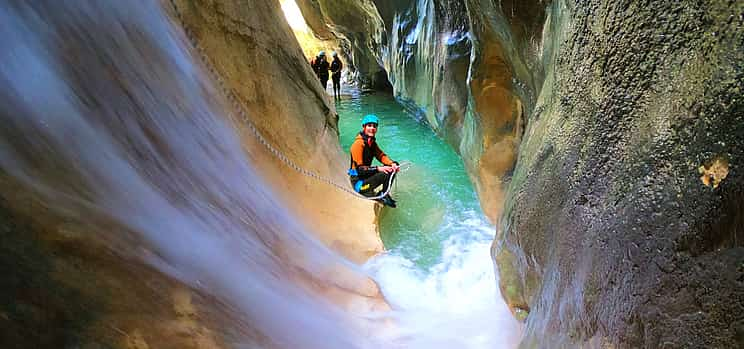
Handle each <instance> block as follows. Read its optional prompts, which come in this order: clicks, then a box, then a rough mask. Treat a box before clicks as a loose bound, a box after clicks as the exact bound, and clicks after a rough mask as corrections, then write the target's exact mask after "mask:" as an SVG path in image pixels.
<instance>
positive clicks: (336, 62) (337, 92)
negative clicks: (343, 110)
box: [331, 51, 344, 99]
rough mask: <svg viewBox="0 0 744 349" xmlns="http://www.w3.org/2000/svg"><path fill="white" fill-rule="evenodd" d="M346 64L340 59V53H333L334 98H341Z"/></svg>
mask: <svg viewBox="0 0 744 349" xmlns="http://www.w3.org/2000/svg"><path fill="white" fill-rule="evenodd" d="M343 68H344V64H343V63H341V60H340V59H339V58H338V53H336V52H335V51H334V52H333V62H331V73H332V75H331V79H332V80H333V97H334V98H339V99H340V98H341V69H343Z"/></svg>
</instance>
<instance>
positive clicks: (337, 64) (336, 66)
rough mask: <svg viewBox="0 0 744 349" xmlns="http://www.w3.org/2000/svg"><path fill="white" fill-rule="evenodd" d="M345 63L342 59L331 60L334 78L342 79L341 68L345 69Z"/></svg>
mask: <svg viewBox="0 0 744 349" xmlns="http://www.w3.org/2000/svg"><path fill="white" fill-rule="evenodd" d="M343 67H344V65H343V63H341V60H340V59H338V58H336V59H334V60H333V62H331V72H332V73H333V78H334V79H340V78H341V69H343Z"/></svg>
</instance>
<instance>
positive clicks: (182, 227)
mask: <svg viewBox="0 0 744 349" xmlns="http://www.w3.org/2000/svg"><path fill="white" fill-rule="evenodd" d="M171 23H172V22H170V21H169V19H168V18H167V17H166V15H165V13H163V10H162V9H161V7H160V6H159V5H158V4H157V3H154V2H147V1H145V2H137V3H136V4H135V3H132V2H128V1H107V2H104V1H95V2H88V1H47V2H25V1H24V2H22V1H18V2H6V3H4V4H3V5H1V6H0V36H2V37H3V41H2V43H1V44H0V48H1V49H0V62H2V64H0V86H2V89H0V103H2V105H3V108H2V110H1V111H0V121H1V126H0V134H1V136H0V166H1V168H2V172H5V173H7V174H9V175H11V176H12V177H13V178H15V180H17V181H18V182H20V183H22V184H23V185H24V186H26V187H28V189H30V190H33V191H34V192H36V193H38V195H40V196H41V197H42V198H43V199H44V200H45V203H46V204H47V205H48V206H49V207H50V208H52V210H53V211H55V212H57V213H59V214H62V215H66V216H69V217H80V218H79V220H81V223H82V224H85V225H86V226H89V227H90V228H91V229H90V231H92V232H95V233H91V234H93V236H90V238H92V239H99V240H101V241H103V242H104V243H105V244H107V245H108V247H109V248H110V249H111V250H112V251H114V252H115V253H117V254H119V255H121V256H123V257H125V258H131V259H136V260H138V261H143V262H145V263H147V264H148V265H150V266H152V267H153V268H156V269H157V270H160V271H161V272H163V273H165V274H167V275H169V276H171V277H174V278H176V279H178V280H180V281H182V282H184V283H186V284H188V285H190V286H191V287H193V288H194V289H195V290H198V291H200V292H203V293H205V294H207V295H209V296H211V297H214V299H216V300H217V301H218V302H219V303H220V304H224V305H225V306H224V308H225V310H224V311H225V312H226V313H231V314H232V315H233V316H235V317H236V318H237V319H238V320H239V321H238V322H239V323H240V324H242V325H240V326H248V327H250V331H248V330H246V331H244V332H245V333H249V332H250V333H256V332H257V333H259V334H260V335H259V336H253V337H251V336H246V338H239V339H238V340H237V344H236V346H237V347H246V346H248V347H278V348H358V347H368V345H372V344H370V343H361V342H362V340H361V339H360V338H363V337H364V336H362V335H361V333H360V331H362V328H361V325H360V323H361V321H359V320H358V319H352V318H351V317H352V316H351V315H349V314H348V313H347V312H345V311H343V309H341V307H340V306H338V305H335V304H334V303H333V302H331V301H329V300H328V299H327V298H326V297H324V296H323V295H322V293H323V290H320V287H316V286H314V285H323V288H329V287H332V286H333V285H336V286H338V288H340V289H343V288H345V285H343V283H344V282H345V280H350V279H351V280H355V279H356V280H363V279H364V278H365V275H364V273H363V272H362V271H360V270H359V269H357V268H356V267H355V266H353V265H351V264H350V263H349V262H347V261H345V260H344V259H342V258H340V257H338V256H337V255H336V254H335V253H333V252H332V251H330V250H328V249H327V248H325V247H324V246H322V245H321V244H320V243H318V242H316V241H315V240H314V239H312V238H310V237H309V235H308V234H307V233H306V232H305V231H303V227H301V226H300V225H299V224H298V223H296V222H295V220H294V219H293V217H291V216H290V215H289V214H288V213H287V211H286V210H285V209H284V208H282V207H281V206H280V205H279V204H278V203H277V200H276V199H275V197H274V195H273V194H272V192H271V191H270V190H269V189H267V188H266V187H265V186H264V185H263V182H262V180H261V179H260V178H259V176H258V175H257V172H256V169H255V168H254V167H253V166H254V165H253V164H251V163H250V162H249V159H248V158H247V156H246V154H245V152H244V150H243V148H242V146H241V142H240V139H238V137H237V135H236V132H235V130H234V129H233V128H232V126H231V124H230V123H229V121H228V118H227V117H225V115H226V113H228V112H230V110H229V108H226V105H227V103H226V102H225V101H224V100H223V97H222V96H220V94H219V93H218V92H217V91H218V90H217V89H216V88H215V86H213V85H212V82H211V81H210V80H209V78H208V76H207V75H206V74H205V71H204V69H203V68H202V67H201V66H199V65H198V64H197V63H196V62H198V60H197V59H196V57H193V56H192V55H191V53H190V52H189V50H188V49H187V47H188V46H187V44H186V41H185V40H184V37H183V34H182V33H181V32H180V29H178V28H176V27H173V26H172V25H171ZM340 275H343V278H342V276H340ZM236 326H238V325H236Z"/></svg>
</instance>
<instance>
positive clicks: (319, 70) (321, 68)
mask: <svg viewBox="0 0 744 349" xmlns="http://www.w3.org/2000/svg"><path fill="white" fill-rule="evenodd" d="M311 65H312V67H313V71H314V72H315V75H317V76H318V80H320V85H321V86H323V90H325V89H326V87H327V86H328V68H329V64H328V61H327V60H326V56H325V52H323V51H320V52H318V56H317V57H315V59H314V60H313V61H312V62H311Z"/></svg>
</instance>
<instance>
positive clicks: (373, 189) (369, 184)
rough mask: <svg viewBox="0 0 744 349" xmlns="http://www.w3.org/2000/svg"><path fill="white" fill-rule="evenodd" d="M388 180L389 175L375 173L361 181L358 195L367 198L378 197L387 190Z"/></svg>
mask: <svg viewBox="0 0 744 349" xmlns="http://www.w3.org/2000/svg"><path fill="white" fill-rule="evenodd" d="M389 180H390V174H387V173H384V172H378V173H375V174H373V175H372V176H370V177H367V178H366V179H364V180H363V181H362V186H361V188H360V189H359V193H360V194H362V195H364V196H367V197H371V196H377V195H380V194H381V193H383V192H384V191H385V190H387V187H388V181H389Z"/></svg>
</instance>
